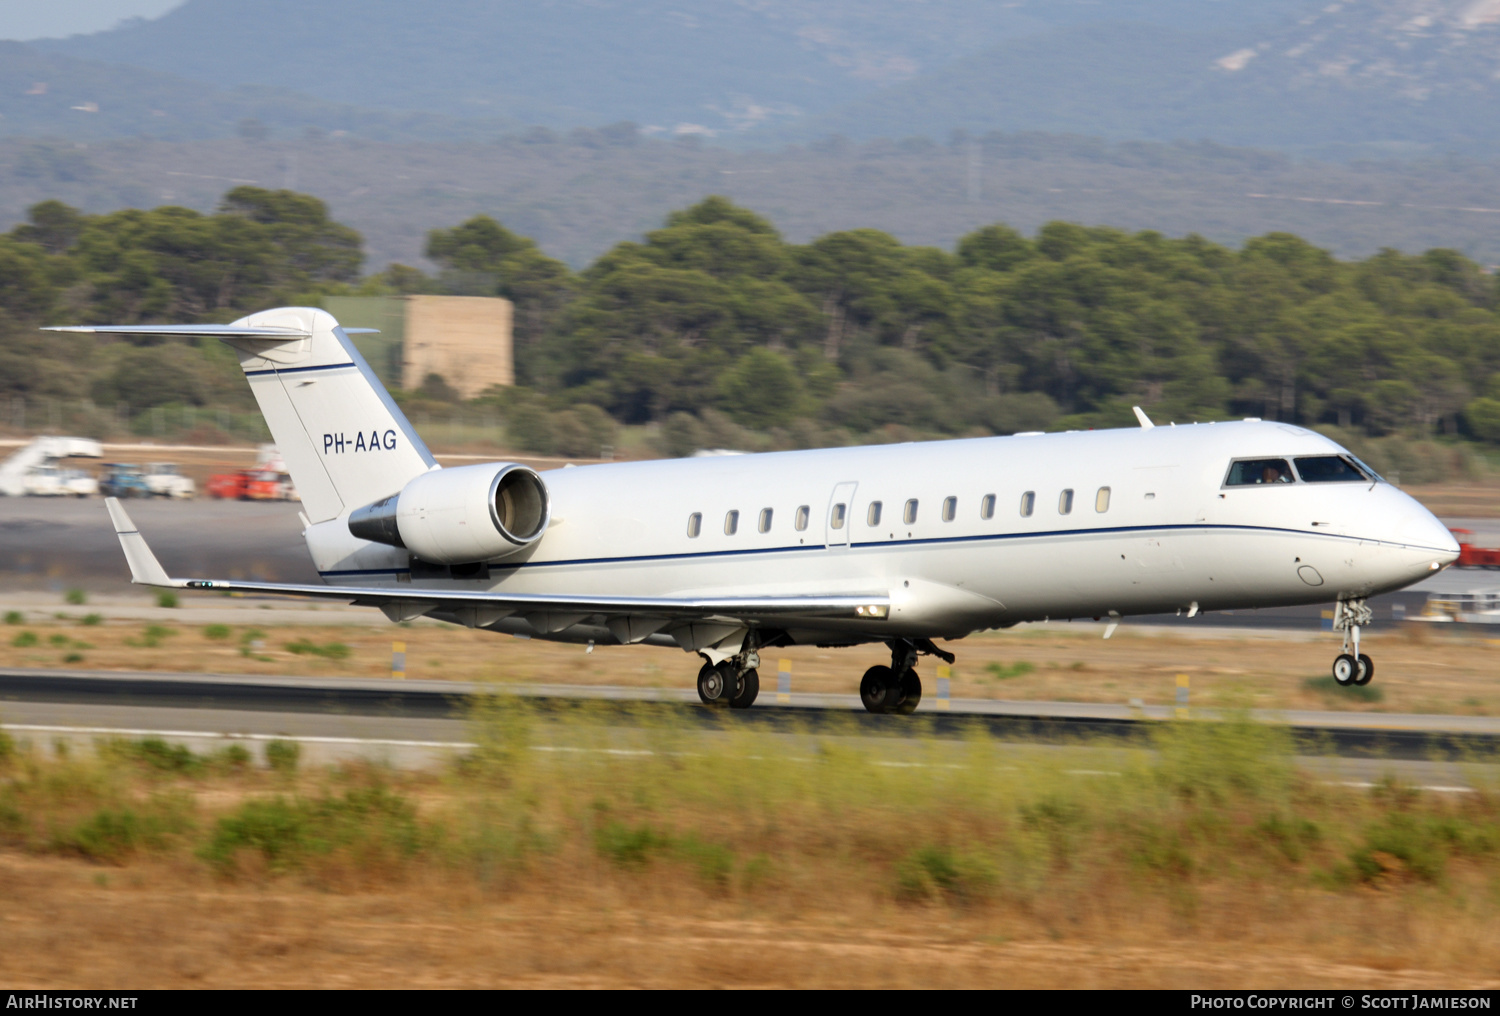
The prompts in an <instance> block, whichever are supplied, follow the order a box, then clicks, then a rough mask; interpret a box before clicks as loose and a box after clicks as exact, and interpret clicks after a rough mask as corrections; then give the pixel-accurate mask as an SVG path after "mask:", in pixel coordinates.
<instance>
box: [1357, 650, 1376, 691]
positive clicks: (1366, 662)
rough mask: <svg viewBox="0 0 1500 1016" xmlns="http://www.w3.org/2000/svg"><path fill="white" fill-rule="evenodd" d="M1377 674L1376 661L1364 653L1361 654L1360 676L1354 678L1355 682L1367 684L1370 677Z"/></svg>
mask: <svg viewBox="0 0 1500 1016" xmlns="http://www.w3.org/2000/svg"><path fill="white" fill-rule="evenodd" d="M1374 676H1375V661H1374V660H1372V659H1370V658H1369V657H1368V656H1366V655H1365V654H1364V653H1360V654H1359V676H1358V677H1356V678H1355V679H1354V683H1355V684H1359V685H1365V684H1369V683H1370V678H1372V677H1374Z"/></svg>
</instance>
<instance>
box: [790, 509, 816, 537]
mask: <svg viewBox="0 0 1500 1016" xmlns="http://www.w3.org/2000/svg"><path fill="white" fill-rule="evenodd" d="M811 516H812V510H811V509H810V508H808V506H807V505H802V506H801V507H800V508H798V509H797V518H796V519H795V520H793V522H792V527H793V528H794V529H796V530H797V532H799V533H800V532H802V531H803V530H804V529H806V528H807V520H808V519H809V518H810V517H811Z"/></svg>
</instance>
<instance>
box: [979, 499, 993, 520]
mask: <svg viewBox="0 0 1500 1016" xmlns="http://www.w3.org/2000/svg"><path fill="white" fill-rule="evenodd" d="M979 517H980V518H982V519H992V518H994V517H995V495H994V494H986V495H984V500H983V501H980V502H979Z"/></svg>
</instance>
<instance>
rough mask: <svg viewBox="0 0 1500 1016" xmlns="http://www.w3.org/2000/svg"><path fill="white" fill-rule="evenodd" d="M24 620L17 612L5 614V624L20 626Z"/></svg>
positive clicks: (9, 611)
mask: <svg viewBox="0 0 1500 1016" xmlns="http://www.w3.org/2000/svg"><path fill="white" fill-rule="evenodd" d="M25 620H26V618H25V617H23V616H22V615H21V612H20V611H19V610H7V611H6V612H5V623H6V624H21V623H22V622H24V621H25Z"/></svg>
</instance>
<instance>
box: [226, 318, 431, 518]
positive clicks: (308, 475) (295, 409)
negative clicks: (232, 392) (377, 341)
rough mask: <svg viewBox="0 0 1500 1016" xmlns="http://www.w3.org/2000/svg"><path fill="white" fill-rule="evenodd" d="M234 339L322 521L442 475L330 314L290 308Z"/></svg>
mask: <svg viewBox="0 0 1500 1016" xmlns="http://www.w3.org/2000/svg"><path fill="white" fill-rule="evenodd" d="M236 329H238V332H235V330H236ZM283 329H284V330H285V332H284V334H277V333H281V332H282V330H283ZM255 330H259V332H260V333H259V334H247V333H250V332H252V331H255ZM225 332H226V333H227V334H224V335H223V336H222V338H223V341H225V342H227V343H229V344H230V345H231V346H233V347H234V348H235V350H236V352H238V353H239V359H240V366H241V367H242V368H243V369H244V371H245V377H246V379H247V380H249V382H250V390H251V391H252V392H254V393H255V401H256V402H257V403H259V405H260V411H261V413H262V414H263V415H264V416H265V418H266V425H267V426H268V427H270V428H271V436H272V438H274V439H275V441H276V445H277V447H278V448H280V449H281V454H282V456H283V457H284V458H285V459H286V465H287V471H288V472H290V473H291V474H292V482H293V483H295V484H296V485H297V493H298V494H300V495H301V497H302V504H303V509H304V511H305V512H306V513H307V516H308V518H309V519H310V520H311V521H312V522H323V521H326V520H328V519H333V518H337V517H339V516H340V515H342V514H344V513H346V512H349V511H352V510H353V509H355V508H362V507H363V506H365V505H367V504H369V503H370V502H371V501H378V500H379V499H380V498H383V497H387V496H389V495H391V494H395V493H397V492H398V491H400V490H401V488H402V487H404V486H405V485H406V483H407V481H408V480H410V479H412V478H413V477H415V476H419V475H420V474H422V473H425V472H427V471H428V470H429V469H434V468H436V467H437V460H436V459H434V458H433V457H432V453H431V452H430V451H428V450H427V446H426V445H425V444H423V443H422V439H421V438H420V437H418V436H417V432H416V431H415V430H413V429H412V426H411V423H410V422H408V421H407V419H406V416H405V414H403V413H402V412H401V410H400V408H399V407H398V406H397V405H396V403H395V402H394V401H393V400H392V399H391V396H390V393H389V392H387V391H386V390H385V386H384V385H382V384H381V383H380V381H379V379H378V378H376V376H375V372H374V371H373V370H371V369H370V365H369V364H368V363H366V362H365V360H364V357H362V356H360V355H359V351H358V350H356V349H355V348H354V343H353V342H351V341H350V340H349V336H348V335H347V334H345V332H344V330H343V329H342V328H340V327H339V323H338V322H337V321H335V320H334V318H333V316H332V315H331V314H329V313H328V312H327V311H323V310H318V309H316V308H310V307H281V308H278V309H276V310H268V311H262V312H260V313H258V314H252V315H250V316H249V317H246V318H241V319H240V320H239V321H236V322H234V324H233V325H231V326H229V328H228V329H225ZM268 333H269V334H268Z"/></svg>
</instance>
